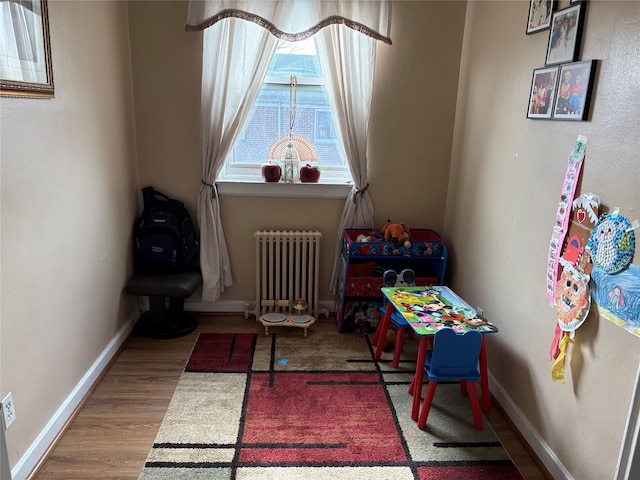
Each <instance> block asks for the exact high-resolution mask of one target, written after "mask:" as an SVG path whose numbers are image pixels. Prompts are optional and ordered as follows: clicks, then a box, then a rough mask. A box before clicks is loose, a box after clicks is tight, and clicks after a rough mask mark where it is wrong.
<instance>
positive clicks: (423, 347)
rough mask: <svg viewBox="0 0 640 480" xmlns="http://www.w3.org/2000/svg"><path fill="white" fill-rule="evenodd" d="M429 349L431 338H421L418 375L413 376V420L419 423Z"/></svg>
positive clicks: (417, 363)
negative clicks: (425, 365) (425, 364)
mask: <svg viewBox="0 0 640 480" xmlns="http://www.w3.org/2000/svg"><path fill="white" fill-rule="evenodd" d="M428 348H429V337H426V336H424V337H420V344H419V346H418V358H417V359H416V373H415V375H414V376H413V382H412V386H413V408H412V409H411V418H412V419H413V420H415V421H416V422H417V421H418V414H419V413H420V400H421V397H422V381H423V380H424V362H425V360H426V359H427V350H428Z"/></svg>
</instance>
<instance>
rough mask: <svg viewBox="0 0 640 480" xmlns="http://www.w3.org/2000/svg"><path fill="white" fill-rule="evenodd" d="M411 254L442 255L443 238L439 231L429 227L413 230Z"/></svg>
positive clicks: (424, 255)
mask: <svg viewBox="0 0 640 480" xmlns="http://www.w3.org/2000/svg"><path fill="white" fill-rule="evenodd" d="M409 234H410V235H411V256H412V257H431V256H437V255H440V247H441V246H442V239H441V238H440V235H439V234H438V233H437V232H434V231H433V230H429V229H419V228H416V229H415V230H411V231H410V232H409Z"/></svg>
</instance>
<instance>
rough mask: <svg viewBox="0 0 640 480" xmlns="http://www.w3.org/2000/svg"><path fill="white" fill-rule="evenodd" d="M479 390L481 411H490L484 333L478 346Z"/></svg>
mask: <svg viewBox="0 0 640 480" xmlns="http://www.w3.org/2000/svg"><path fill="white" fill-rule="evenodd" d="M480 391H481V393H482V411H483V412H484V413H489V412H490V411H491V398H490V397H489V377H488V374H487V346H486V343H485V335H482V344H481V346H480Z"/></svg>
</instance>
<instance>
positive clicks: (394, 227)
mask: <svg viewBox="0 0 640 480" xmlns="http://www.w3.org/2000/svg"><path fill="white" fill-rule="evenodd" d="M380 234H381V235H382V238H383V239H384V241H385V242H393V243H395V245H396V247H401V246H403V245H404V246H405V247H406V248H411V237H410V236H409V229H408V228H407V227H406V226H405V224H404V223H397V222H392V221H391V220H387V223H385V224H384V225H383V226H382V228H381V229H380Z"/></svg>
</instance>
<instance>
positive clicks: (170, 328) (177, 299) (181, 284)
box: [125, 271, 202, 338]
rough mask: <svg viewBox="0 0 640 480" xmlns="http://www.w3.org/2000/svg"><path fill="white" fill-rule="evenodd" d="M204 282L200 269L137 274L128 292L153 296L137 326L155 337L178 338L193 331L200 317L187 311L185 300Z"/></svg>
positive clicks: (133, 277)
mask: <svg viewBox="0 0 640 480" xmlns="http://www.w3.org/2000/svg"><path fill="white" fill-rule="evenodd" d="M200 285H202V275H201V274H200V272H196V271H189V272H182V273H175V274H169V275H161V274H155V273H136V274H134V275H133V276H132V277H131V278H130V279H129V281H128V282H127V286H126V288H125V291H126V292H127V294H128V295H144V296H148V297H149V311H148V312H144V313H143V314H142V316H141V317H140V319H139V320H138V323H137V324H136V328H137V329H138V330H139V331H140V332H141V333H142V334H143V335H146V336H148V337H154V338H176V337H182V336H183V335H187V334H189V333H191V332H193V331H194V330H195V329H196V327H197V326H198V319H197V318H196V317H195V316H193V315H189V314H187V313H185V312H184V299H185V298H188V297H190V296H191V295H193V293H194V292H195V291H196V290H197V289H198V287H199V286H200ZM167 297H168V298H169V308H167V306H166V299H167Z"/></svg>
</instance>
